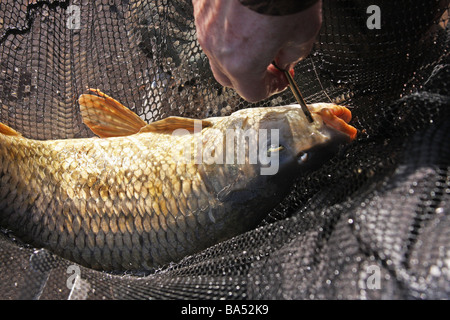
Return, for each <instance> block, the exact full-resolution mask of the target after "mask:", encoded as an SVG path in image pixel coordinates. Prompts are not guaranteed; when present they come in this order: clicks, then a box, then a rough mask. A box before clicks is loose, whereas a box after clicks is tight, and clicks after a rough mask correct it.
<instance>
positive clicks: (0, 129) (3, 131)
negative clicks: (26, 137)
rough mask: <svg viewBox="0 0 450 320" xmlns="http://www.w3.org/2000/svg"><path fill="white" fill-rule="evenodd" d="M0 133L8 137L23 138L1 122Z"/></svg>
mask: <svg viewBox="0 0 450 320" xmlns="http://www.w3.org/2000/svg"><path fill="white" fill-rule="evenodd" d="M0 133H1V134H4V135H6V136H18V137H21V136H22V135H21V134H20V133H18V132H17V131H16V130H14V129H13V128H11V127H8V126H7V125H6V124H3V123H1V122H0Z"/></svg>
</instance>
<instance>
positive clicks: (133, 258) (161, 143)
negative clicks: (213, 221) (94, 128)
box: [0, 134, 214, 270]
mask: <svg viewBox="0 0 450 320" xmlns="http://www.w3.org/2000/svg"><path fill="white" fill-rule="evenodd" d="M0 139H3V140H4V141H1V143H0V161H1V168H2V171H3V172H2V178H1V186H2V187H1V192H0V210H3V211H4V213H5V214H4V215H3V216H2V219H6V220H7V222H5V225H8V226H20V229H21V230H23V232H22V234H19V236H22V237H23V238H25V239H28V240H29V241H31V242H35V243H37V244H38V245H44V246H45V247H48V248H51V249H52V250H53V251H54V252H56V253H57V254H60V255H62V256H64V257H66V258H68V259H71V260H74V261H77V262H80V263H81V264H84V265H88V266H90V267H93V268H100V269H104V270H114V269H120V270H123V269H146V268H150V267H151V266H152V265H156V264H160V263H167V262H168V261H171V260H172V259H174V260H176V259H177V258H179V257H180V256H183V255H185V254H186V253H189V252H188V251H191V249H192V248H191V247H192V242H195V240H196V239H195V237H196V232H195V231H194V230H195V229H198V228H201V227H202V225H205V224H207V222H208V221H207V218H205V217H203V216H202V215H201V214H196V213H198V212H200V211H199V210H200V209H203V211H205V210H206V209H207V208H208V207H209V206H210V205H211V204H210V202H211V200H210V199H214V197H211V194H210V192H209V191H208V190H207V189H206V188H205V182H204V181H203V180H202V177H201V175H200V173H199V172H198V166H197V165H195V164H194V163H183V162H178V163H177V162H175V161H174V160H173V159H172V157H170V156H168V154H167V150H168V149H169V148H173V146H174V145H178V144H179V145H185V144H186V143H190V142H189V141H190V136H180V137H173V136H170V135H155V134H140V135H135V136H130V137H121V138H110V139H89V140H86V139H78V140H56V141H34V140H27V139H21V138H15V137H8V136H3V135H0ZM124 155H126V156H124ZM203 211H202V212H203ZM2 224H3V222H2Z"/></svg>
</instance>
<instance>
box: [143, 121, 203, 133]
mask: <svg viewBox="0 0 450 320" xmlns="http://www.w3.org/2000/svg"><path fill="white" fill-rule="evenodd" d="M211 126H212V123H211V122H210V121H207V120H198V119H191V118H183V117H167V118H165V119H162V120H158V121H155V122H152V123H149V124H148V125H146V126H145V127H143V128H142V129H141V130H140V131H139V132H140V133H141V132H156V133H172V132H173V131H175V130H177V129H185V130H187V131H189V133H193V132H194V131H195V130H196V129H199V130H202V129H203V128H206V127H211Z"/></svg>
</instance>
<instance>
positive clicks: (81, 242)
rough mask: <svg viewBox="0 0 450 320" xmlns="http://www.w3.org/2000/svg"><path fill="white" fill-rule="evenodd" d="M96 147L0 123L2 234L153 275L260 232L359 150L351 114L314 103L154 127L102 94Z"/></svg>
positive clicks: (82, 102)
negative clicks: (34, 135)
mask: <svg viewBox="0 0 450 320" xmlns="http://www.w3.org/2000/svg"><path fill="white" fill-rule="evenodd" d="M78 102H79V106H80V111H81V116H82V119H83V122H84V123H85V124H86V125H87V126H88V127H89V128H90V129H91V130H92V132H93V133H95V134H96V135H97V136H96V137H91V138H76V139H61V140H33V139H29V138H26V137H23V136H22V135H21V134H20V133H19V132H17V131H16V130H14V129H13V128H11V127H9V126H7V125H5V124H0V226H1V227H2V228H3V229H6V230H11V232H12V233H13V234H14V236H16V237H18V238H19V239H20V240H21V241H23V242H25V243H27V244H29V245H32V246H34V247H35V248H45V249H47V250H49V251H50V252H52V253H53V254H56V255H58V256H61V257H63V258H65V259H68V260H70V261H73V262H75V263H77V264H79V265H82V266H85V267H88V268H91V269H95V270H102V271H111V272H131V271H136V272H139V271H151V270H155V269H157V268H160V267H162V266H165V265H168V264H170V263H172V262H179V261H181V260H182V259H183V258H184V257H187V256H190V255H193V254H195V253H198V252H200V251H202V250H204V249H206V248H208V247H211V246H213V245H215V244H217V243H219V242H221V241H224V240H227V239H230V238H232V237H234V236H236V235H239V234H242V233H245V232H247V231H249V230H251V229H253V228H255V227H256V226H257V225H258V224H259V223H261V221H262V220H263V219H264V217H266V216H267V214H268V213H269V212H270V211H271V210H272V209H273V208H274V207H275V206H276V205H277V204H279V202H280V201H282V199H283V198H284V197H285V196H286V195H287V194H288V193H289V191H290V189H291V188H292V186H293V184H294V182H295V180H296V179H301V178H302V177H303V176H306V175H307V174H309V173H310V172H312V171H314V170H317V169H318V168H320V167H321V166H322V165H323V164H324V163H325V162H326V161H329V159H331V158H332V157H333V156H334V155H335V154H336V153H337V152H338V150H340V148H342V146H343V145H346V144H348V143H350V142H351V141H353V140H354V139H355V138H356V135H357V129H356V128H354V127H353V126H351V125H350V124H349V122H350V120H351V112H350V110H349V109H348V108H346V107H344V106H340V105H335V104H329V103H318V104H311V105H309V108H310V110H311V112H312V115H313V118H314V122H313V123H310V122H309V121H308V119H306V117H305V114H304V113H303V112H302V109H301V107H300V106H299V105H287V106H277V107H261V108H248V109H241V110H239V111H236V112H234V113H232V114H231V115H229V116H223V117H210V118H205V119H191V118H184V117H167V118H165V119H162V120H158V121H154V122H151V123H149V124H147V123H146V122H145V121H144V120H142V119H141V118H140V117H139V116H138V115H137V114H135V113H134V112H132V111H131V110H130V109H128V108H127V107H125V106H124V105H122V104H121V103H120V102H118V101H117V100H115V99H113V98H111V97H110V96H108V95H107V94H105V93H103V92H101V91H100V90H99V89H89V92H87V93H84V94H82V95H80V97H79V100H78Z"/></svg>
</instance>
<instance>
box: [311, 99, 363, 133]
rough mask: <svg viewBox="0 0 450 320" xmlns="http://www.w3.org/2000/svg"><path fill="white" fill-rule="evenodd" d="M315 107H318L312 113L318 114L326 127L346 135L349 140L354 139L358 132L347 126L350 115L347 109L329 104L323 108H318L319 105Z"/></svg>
mask: <svg viewBox="0 0 450 320" xmlns="http://www.w3.org/2000/svg"><path fill="white" fill-rule="evenodd" d="M317 105H318V106H319V107H318V108H317V110H315V111H313V112H314V113H317V114H319V115H320V116H321V118H322V120H323V122H324V123H325V124H326V125H327V126H329V127H331V128H333V129H335V130H337V131H339V132H341V133H344V134H346V135H347V136H348V137H349V138H350V140H354V139H355V138H356V136H357V134H358V130H357V129H356V128H355V127H353V126H352V125H350V124H349V122H350V120H351V119H352V113H351V111H350V110H349V109H348V108H346V107H344V106H339V105H336V104H330V105H327V106H326V107H323V108H321V107H320V105H321V104H317Z"/></svg>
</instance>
